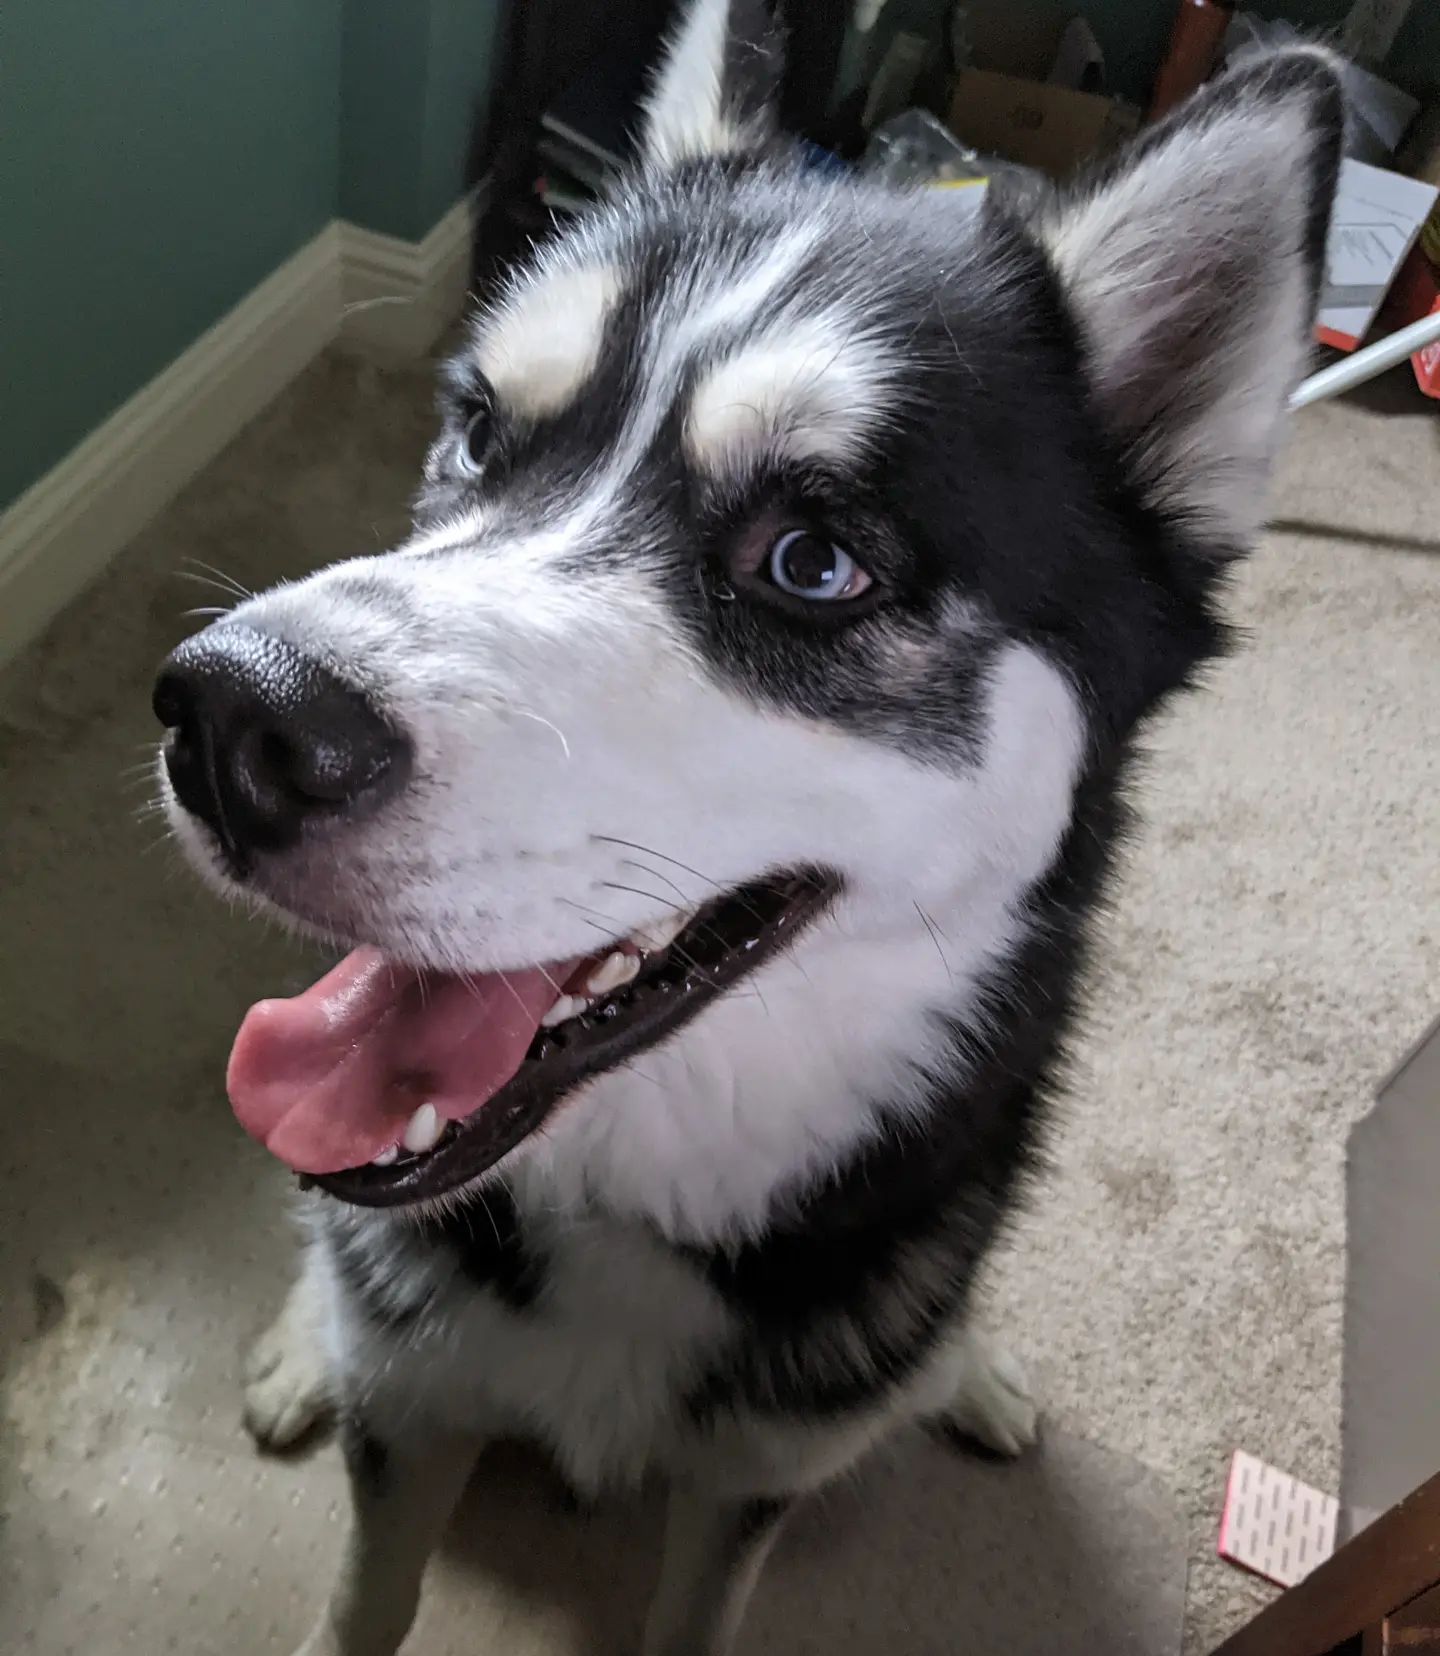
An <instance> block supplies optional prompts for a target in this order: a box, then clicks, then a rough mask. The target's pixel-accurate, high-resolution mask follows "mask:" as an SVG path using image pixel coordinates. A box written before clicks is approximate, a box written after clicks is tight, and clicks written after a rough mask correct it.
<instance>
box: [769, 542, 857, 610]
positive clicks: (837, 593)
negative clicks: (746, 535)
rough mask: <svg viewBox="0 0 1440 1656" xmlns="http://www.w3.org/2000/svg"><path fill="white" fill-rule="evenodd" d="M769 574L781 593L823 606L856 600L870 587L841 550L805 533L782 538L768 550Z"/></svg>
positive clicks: (849, 558) (831, 543)
mask: <svg viewBox="0 0 1440 1656" xmlns="http://www.w3.org/2000/svg"><path fill="white" fill-rule="evenodd" d="M769 571H770V579H771V580H772V581H773V582H774V583H775V585H776V586H777V587H779V588H780V590H781V592H788V593H789V594H790V596H791V597H792V598H809V599H811V600H812V601H815V602H818V603H822V604H828V603H834V602H835V601H836V600H837V599H841V598H858V597H859V596H860V594H861V593H862V592H864V591H865V590H866V588H867V587H868V586H869V585H870V577H869V576H868V575H867V574H866V573H865V571H864V570H863V569H861V567H860V565H859V564H857V563H856V562H855V560H854V558H852V557H851V556H850V554H849V553H848V552H847V551H845V550H844V548H843V547H839V546H836V545H835V544H834V542H833V541H827V540H822V539H821V537H820V536H819V535H812V534H811V533H810V531H809V530H808V529H790V530H787V531H786V533H785V534H783V535H781V537H780V539H779V540H777V541H776V542H775V544H774V546H772V547H771V548H770V563H769Z"/></svg>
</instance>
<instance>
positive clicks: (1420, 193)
mask: <svg viewBox="0 0 1440 1656" xmlns="http://www.w3.org/2000/svg"><path fill="white" fill-rule="evenodd" d="M1437 194H1440V191H1437V190H1436V188H1435V186H1434V185H1433V184H1422V183H1420V182H1419V181H1418V180H1417V179H1414V178H1405V177H1403V176H1402V175H1401V174H1400V173H1395V172H1388V171H1387V170H1386V169H1385V168H1384V167H1371V166H1368V165H1367V164H1366V163H1365V162H1363V161H1352V160H1350V159H1348V158H1347V159H1346V160H1344V161H1342V162H1341V163H1340V187H1339V188H1338V189H1337V190H1336V192H1335V206H1334V209H1333V211H1332V213H1331V216H1330V239H1329V241H1328V242H1327V243H1326V244H1325V282H1324V286H1323V288H1322V290H1321V294H1320V315H1319V318H1318V319H1317V321H1316V325H1315V333H1316V336H1317V337H1318V338H1319V339H1320V340H1321V341H1322V342H1323V343H1324V344H1326V345H1334V346H1336V347H1337V348H1338V349H1340V350H1342V351H1353V350H1354V349H1355V347H1356V346H1357V345H1358V344H1359V343H1360V341H1361V340H1362V339H1364V337H1365V335H1366V334H1367V333H1368V332H1369V331H1370V325H1371V323H1372V322H1374V320H1375V314H1376V312H1377V311H1378V310H1379V309H1380V304H1381V301H1382V300H1383V299H1384V298H1385V295H1386V293H1387V292H1388V291H1389V289H1390V284H1391V283H1392V282H1393V281H1394V280H1395V275H1396V272H1397V271H1398V270H1399V269H1400V266H1401V265H1402V264H1403V263H1404V262H1405V259H1406V256H1407V255H1408V253H1409V252H1410V249H1411V248H1412V247H1413V246H1414V245H1415V238H1416V237H1417V236H1418V235H1419V234H1420V226H1421V225H1422V224H1424V222H1425V219H1426V217H1427V215H1428V214H1429V212H1430V210H1431V209H1432V208H1433V207H1434V205H1435V201H1436V196H1437Z"/></svg>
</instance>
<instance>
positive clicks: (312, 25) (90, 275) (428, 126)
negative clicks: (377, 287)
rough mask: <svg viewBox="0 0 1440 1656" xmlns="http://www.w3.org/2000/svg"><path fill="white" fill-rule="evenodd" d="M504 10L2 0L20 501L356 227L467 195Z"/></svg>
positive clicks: (429, 217) (0, 474)
mask: <svg viewBox="0 0 1440 1656" xmlns="http://www.w3.org/2000/svg"><path fill="white" fill-rule="evenodd" d="M499 4H500V0H0V395H3V399H4V400H3V405H0V406H3V409H4V441H3V443H0V505H3V503H4V502H6V501H8V500H10V499H12V498H13V497H14V496H15V495H17V494H19V493H20V492H21V491H22V490H23V489H25V488H26V487H27V486H28V485H29V484H30V483H32V482H34V481H35V479H36V478H38V477H40V476H42V475H43V474H44V473H45V472H46V471H47V470H48V469H49V468H50V467H51V466H52V465H54V464H55V463H56V461H58V460H60V459H61V458H62V457H63V456H64V455H65V454H67V453H68V452H69V450H70V449H71V448H73V447H74V445H75V444H76V443H77V442H79V441H80V440H81V439H82V438H83V437H84V436H85V435H86V434H87V433H88V432H90V431H91V430H93V429H94V427H95V426H97V425H99V424H100V422H101V421H102V420H104V419H105V418H106V416H107V415H109V414H110V413H111V412H112V411H113V410H114V409H115V408H116V407H118V406H119V405H120V404H121V403H122V402H124V401H125V399H126V398H127V397H129V396H131V395H133V394H134V392H135V391H137V390H138V389H139V388H140V387H141V386H142V385H144V384H145V383H146V382H147V381H148V380H149V379H151V378H153V376H154V375H155V374H157V373H158V372H159V371H160V370H161V369H162V368H164V367H165V366H166V364H167V363H169V362H170V361H172V360H173V359H174V358H175V357H176V356H177V355H178V354H179V353H180V352H181V351H183V350H184V349H185V347H186V346H187V345H189V344H191V343H192V342H193V341H194V340H195V339H196V338H197V337H198V336H199V335H200V334H201V333H203V332H204V331H205V330H206V329H207V328H208V327H210V326H211V325H212V324H213V323H215V322H217V321H218V320H219V319H220V318H221V317H222V316H223V315H224V314H225V313H226V311H228V310H229V309H230V308H231V306H232V305H234V304H235V303H236V302H237V301H238V300H239V299H241V298H243V297H244V295H245V294H247V293H248V292H249V291H250V290H251V289H252V288H253V287H254V286H255V285H256V284H257V283H258V282H260V281H261V280H262V279H263V278H264V277H265V276H267V275H268V274H269V273H270V272H271V271H272V270H274V269H275V267H276V266H277V265H279V264H281V263H283V261H284V260H285V259H287V258H288V257H289V256H290V255H291V254H292V253H294V252H296V251H297V249H299V248H300V247H302V246H304V244H305V243H306V242H307V241H308V240H309V239H310V238H311V237H313V236H314V235H315V234H316V233H317V232H318V231H319V230H320V229H321V228H322V227H323V226H324V225H325V224H327V223H328V222H329V221H330V220H331V219H333V218H335V217H337V216H343V217H345V218H350V219H354V220H355V221H356V222H357V223H360V224H364V225H368V226H369V227H371V228H373V229H377V230H384V231H388V232H389V233H391V234H392V235H398V236H404V237H406V238H408V239H411V240H418V239H419V238H420V237H422V236H423V235H424V234H425V232H426V231H427V230H429V229H430V227H431V226H432V225H433V224H434V223H435V221H436V220H437V219H438V218H440V217H441V215H442V214H443V213H445V212H446V211H447V210H448V209H449V208H450V207H451V206H453V205H454V203H455V201H456V200H457V199H458V198H459V197H460V195H461V194H462V193H463V190H464V188H465V184H466V182H467V180H466V176H465V168H466V160H467V157H468V155H469V152H470V142H471V129H472V126H473V123H474V120H475V118H476V112H477V109H479V108H481V107H483V103H484V99H485V96H486V93H487V91H488V87H489V81H490V63H491V56H492V52H493V46H494V32H495V22H496V17H497V13H498V6H499Z"/></svg>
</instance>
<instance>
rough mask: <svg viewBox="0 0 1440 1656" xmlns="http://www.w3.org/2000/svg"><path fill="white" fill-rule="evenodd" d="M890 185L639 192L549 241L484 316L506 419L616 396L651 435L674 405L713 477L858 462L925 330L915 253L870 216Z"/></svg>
mask: <svg viewBox="0 0 1440 1656" xmlns="http://www.w3.org/2000/svg"><path fill="white" fill-rule="evenodd" d="M882 202H883V198H881V197H879V196H878V195H875V194H873V193H871V194H867V193H866V192H864V191H855V190H842V189H839V188H836V187H834V186H831V187H817V186H815V185H813V184H805V183H801V184H799V185H795V184H790V185H788V186H782V185H780V184H778V183H776V182H772V181H765V182H763V183H762V184H761V185H760V187H758V188H756V187H750V188H746V187H744V186H738V187H737V186H729V185H727V184H726V183H725V182H724V181H723V180H720V181H717V182H716V183H715V185H714V186H713V187H711V188H709V189H704V190H694V189H692V190H690V191H688V192H687V193H685V194H684V195H683V196H679V197H676V196H666V195H664V194H660V195H659V196H657V197H655V198H646V197H639V196H631V197H629V198H627V199H625V200H623V201H621V202H619V203H617V204H615V205H613V206H612V207H611V208H610V209H609V210H607V211H605V212H602V213H600V214H598V215H597V216H596V217H595V218H594V219H593V220H591V221H589V222H588V223H586V224H585V225H584V226H583V227H581V228H580V229H579V230H578V231H577V232H576V233H574V234H572V235H571V236H569V237H568V238H565V239H562V240H561V241H559V242H557V243H556V244H555V245H554V246H552V247H551V248H550V249H547V250H546V252H545V253H543V254H542V255H541V256H540V257H539V258H538V259H537V260H536V261H535V262H534V263H533V264H532V265H531V267H530V268H529V269H527V270H525V271H523V272H522V273H521V274H520V275H518V276H517V277H516V278H515V279H514V280H513V282H512V284H511V286H510V288H509V290H508V291H507V292H506V293H505V294H504V295H503V296H502V298H501V299H500V300H499V301H498V302H497V303H496V304H495V305H494V306H493V307H492V308H491V309H490V310H489V311H488V313H486V314H485V315H483V316H482V317H481V318H480V320H479V321H478V323H477V324H476V326H475V329H474V331H473V333H472V336H471V341H470V345H469V347H468V352H469V355H470V357H471V360H472V363H473V366H474V367H475V368H476V369H477V370H478V371H479V373H480V374H482V375H483V376H484V378H485V380H486V381H487V382H488V384H489V387H490V389H491V392H492V394H493V396H494V399H495V403H496V406H497V409H498V410H499V412H500V413H501V414H502V416H505V417H508V418H510V419H512V420H515V421H519V422H521V423H523V424H527V425H533V424H541V423H544V422H547V421H552V420H557V419H559V418H561V417H563V416H564V415H565V414H566V413H567V412H568V411H570V410H572V409H574V408H575V407H576V406H577V405H579V404H581V403H589V404H592V405H593V404H601V403H604V404H606V405H607V406H608V407H609V408H610V409H612V410H613V413H614V416H615V419H614V427H615V430H616V432H617V435H619V434H623V433H624V432H627V431H628V432H629V433H630V435H631V437H632V438H635V437H637V436H638V437H644V438H647V439H648V438H649V437H652V436H653V435H654V433H655V431H656V430H658V429H659V427H660V425H661V424H662V423H663V422H664V421H665V420H666V419H668V418H669V417H670V416H671V414H672V413H678V415H679V423H678V426H677V427H676V429H678V430H679V431H680V432H681V433H682V438H683V447H684V451H685V459H686V462H687V463H688V464H689V465H691V466H692V467H695V468H698V469H699V470H701V471H704V472H709V473H711V474H724V473H727V472H732V471H734V470H736V469H740V468H743V467H744V466H745V465H746V464H747V463H748V462H749V460H750V459H751V458H753V457H754V456H755V455H757V454H760V453H765V454H769V455H771V456H772V457H774V458H780V459H784V458H794V459H811V458H816V459H825V460H830V461H845V460H851V459H854V458H855V457H856V456H857V454H858V453H859V451H860V450H861V449H862V448H863V447H864V445H865V443H866V442H867V441H868V440H869V438H870V437H871V436H872V435H873V434H874V431H875V430H876V429H877V427H878V426H879V425H880V424H882V423H883V421H884V419H885V418H886V412H887V410H886V404H887V397H888V394H889V392H890V390H891V389H892V388H893V386H894V382H895V381H896V379H897V377H898V376H899V374H900V373H901V372H902V370H903V366H904V353H903V349H902V346H903V342H904V337H905V335H906V334H907V333H908V332H910V331H912V330H913V318H914V315H915V307H916V297H915V289H916V286H917V283H923V277H922V275H921V274H920V273H919V272H918V271H917V270H916V263H915V260H914V259H913V258H912V259H908V260H907V259H905V258H903V257H899V256H897V253H896V249H895V247H894V244H893V237H890V236H885V235H880V236H877V235H875V234H873V233H872V231H871V229H870V228H869V226H868V225H867V217H868V216H869V215H871V214H873V212H874V210H875V208H876V206H877V205H879V204H881V203H882Z"/></svg>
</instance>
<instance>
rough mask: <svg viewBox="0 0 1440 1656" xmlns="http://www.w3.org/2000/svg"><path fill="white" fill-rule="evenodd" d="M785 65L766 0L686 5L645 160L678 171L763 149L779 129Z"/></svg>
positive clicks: (706, 0)
mask: <svg viewBox="0 0 1440 1656" xmlns="http://www.w3.org/2000/svg"><path fill="white" fill-rule="evenodd" d="M782 68H783V54H782V51H781V44H780V32H779V30H778V29H777V28H776V26H775V23H774V21H773V19H772V18H771V16H770V11H769V8H768V7H767V5H766V4H765V0H682V3H681V6H680V13H679V22H678V24H677V25H676V28H675V30H674V32H673V34H672V35H671V37H670V41H669V44H668V45H667V47H666V51H665V56H664V58H663V60H662V62H661V64H660V68H659V70H658V72H657V74H656V76H655V84H654V86H653V88H652V89H651V93H650V96H649V98H648V99H647V100H646V104H645V121H644V126H643V129H642V132H641V141H640V154H641V156H642V158H643V159H644V160H645V161H646V162H647V163H648V164H650V165H651V166H659V167H673V166H676V165H678V164H679V163H680V162H682V161H695V160H700V159H703V158H704V157H706V156H715V155H722V156H723V155H745V154H748V153H750V152H752V151H756V150H760V149H763V148H764V147H765V145H766V144H767V143H768V142H769V140H770V139H771V138H772V137H773V136H774V134H775V131H776V119H775V103H776V99H777V96H778V92H779V86H780V75H781V70H782Z"/></svg>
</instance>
